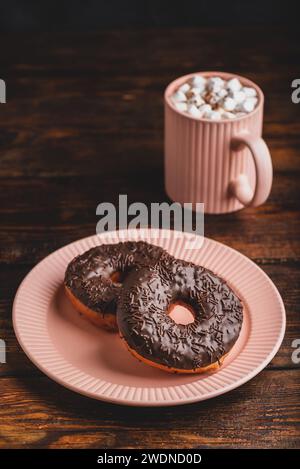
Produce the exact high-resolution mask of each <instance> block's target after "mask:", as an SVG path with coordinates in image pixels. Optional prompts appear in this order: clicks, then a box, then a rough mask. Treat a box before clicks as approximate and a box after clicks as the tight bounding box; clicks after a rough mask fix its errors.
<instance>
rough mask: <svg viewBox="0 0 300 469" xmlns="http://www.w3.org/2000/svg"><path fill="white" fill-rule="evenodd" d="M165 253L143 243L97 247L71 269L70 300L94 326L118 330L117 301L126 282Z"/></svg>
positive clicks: (67, 284)
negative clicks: (128, 275)
mask: <svg viewBox="0 0 300 469" xmlns="http://www.w3.org/2000/svg"><path fill="white" fill-rule="evenodd" d="M163 252H164V251H163V249H162V248H160V247H158V246H153V245H151V244H148V243H146V242H143V241H138V242H133V241H128V242H124V243H117V244H103V245H101V246H97V247H94V248H92V249H90V250H88V251H86V252H85V253H84V254H81V255H80V256H77V257H75V259H73V260H72V261H71V262H70V264H69V265H68V267H67V270H66V274H65V288H66V293H67V296H68V297H69V298H70V300H71V302H72V303H73V305H74V306H75V308H76V309H77V310H78V311H79V312H80V313H82V314H84V315H85V316H86V317H87V318H88V319H89V320H90V321H91V322H93V323H94V324H96V325H98V326H102V327H104V328H106V329H109V330H117V323H116V308H117V300H118V298H119V294H120V292H121V290H122V283H123V281H124V278H125V277H126V275H127V274H128V273H129V272H130V270H131V269H133V268H139V267H142V266H147V265H150V264H151V263H154V262H156V261H157V260H158V259H159V258H160V256H161V255H162V253H163Z"/></svg>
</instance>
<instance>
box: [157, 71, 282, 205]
mask: <svg viewBox="0 0 300 469" xmlns="http://www.w3.org/2000/svg"><path fill="white" fill-rule="evenodd" d="M197 74H201V75H203V76H205V77H210V76H220V77H221V78H223V79H225V80H228V79H230V78H233V77H237V78H238V79H239V80H240V82H241V83H242V84H243V85H244V86H250V87H253V88H255V89H256V92H257V97H258V103H257V106H256V108H255V109H254V110H253V111H252V112H251V113H249V114H246V115H244V116H241V117H236V118H234V119H224V120H220V121H213V120H209V119H204V118H200V119H196V118H194V117H192V116H189V115H187V114H185V113H183V112H180V111H178V110H177V109H176V108H175V106H174V105H173V103H172V101H171V100H170V96H171V95H172V94H173V92H174V91H175V90H176V89H177V88H178V87H179V86H180V85H181V84H183V83H185V82H186V81H187V80H188V79H189V78H191V77H192V76H194V75H197ZM164 99H165V188H166V192H167V194H168V195H169V197H170V198H171V199H172V200H174V201H176V202H180V203H182V204H183V203H184V202H189V203H192V204H193V206H194V207H195V204H196V203H197V202H199V203H201V202H202V203H204V211H205V213H229V212H234V211H236V210H239V209H241V208H243V207H245V206H254V207H256V206H258V205H261V204H262V203H264V202H265V201H266V199H267V198H268V195H269V193H270V190H271V186H272V177H273V169H272V160H271V156H270V152H269V149H268V147H267V145H266V143H265V141H264V140H263V139H262V137H261V136H262V125H263V106H264V95H263V92H262V91H261V89H260V88H259V87H258V86H257V85H256V84H255V83H253V82H252V81H250V80H248V79H247V78H244V77H241V76H238V75H235V74H232V73H224V72H222V73H221V72H198V73H192V74H189V75H185V76H183V77H180V78H178V79H177V80H175V81H173V82H172V83H170V85H169V86H168V87H167V88H166V91H165V96H164Z"/></svg>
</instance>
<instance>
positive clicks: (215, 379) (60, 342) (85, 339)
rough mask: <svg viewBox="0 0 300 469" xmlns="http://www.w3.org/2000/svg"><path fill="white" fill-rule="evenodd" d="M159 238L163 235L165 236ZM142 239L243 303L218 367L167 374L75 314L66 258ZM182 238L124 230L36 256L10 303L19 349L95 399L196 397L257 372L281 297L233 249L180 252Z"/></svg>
mask: <svg viewBox="0 0 300 469" xmlns="http://www.w3.org/2000/svg"><path fill="white" fill-rule="evenodd" d="M166 235H168V236H167V237H166ZM138 239H143V240H146V241H148V242H152V243H153V244H157V245H161V246H163V247H164V248H166V249H167V250H168V251H169V252H170V253H171V254H174V255H175V256H177V257H181V258H184V259H186V260H191V261H193V262H195V263H197V264H201V265H204V266H205V267H208V268H210V269H211V270H213V271H214V272H216V273H217V274H219V275H221V276H223V277H224V278H225V279H226V280H227V281H228V283H229V284H230V285H231V286H232V287H233V288H234V289H235V291H236V292H237V294H238V295H239V296H240V298H241V299H242V300H243V303H244V305H245V319H244V323H243V327H242V332H241V335H240V337H239V339H238V341H237V343H236V344H235V346H234V347H233V349H232V350H231V352H230V353H229V355H228V356H227V357H226V359H225V361H224V363H223V365H222V367H221V368H219V369H218V370H217V371H214V372H210V373H206V374H202V375H173V374H169V373H165V372H163V371H161V370H158V369H155V368H152V367H149V366H147V365H145V364H143V363H140V362H139V361H137V360H136V359H135V358H133V357H132V356H131V355H130V354H129V353H128V351H127V350H126V349H125V347H124V345H123V344H122V342H121V340H120V339H119V337H118V335H117V334H110V333H107V332H105V331H102V330H100V329H97V328H96V327H94V326H93V325H91V324H89V323H88V322H87V321H86V320H85V319H83V318H81V317H80V316H79V315H78V314H77V313H76V311H75V310H74V309H73V307H72V306H71V305H70V303H69V301H68V300H67V298H66V297H65V294H64V291H63V288H62V283H63V278H64V272H65V268H66V266H67V264H68V262H69V261H70V260H71V259H72V258H73V257H74V256H76V255H77V254H81V253H82V252H84V251H86V250H87V249H89V248H91V247H93V246H95V245H97V244H101V243H114V242H118V241H119V240H121V241H125V240H138ZM185 239H186V238H185V235H183V234H182V233H181V234H178V232H177V234H176V236H175V235H174V232H171V231H170V232H167V231H165V230H164V231H163V230H155V231H153V230H152V231H150V230H146V229H143V230H128V231H127V230H126V231H117V232H111V233H104V234H102V235H100V236H91V237H89V238H85V239H82V240H79V241H76V242H74V243H72V244H69V245H68V246H65V247H64V248H62V249H59V250H58V251H56V252H54V253H53V254H51V255H49V256H48V257H46V258H45V259H44V260H43V261H41V262H40V263H39V264H38V265H37V266H36V267H35V268H34V269H33V270H32V271H31V272H30V273H29V274H28V275H27V277H26V278H25V279H24V281H23V282H22V284H21V286H20V287H19V290H18V292H17V295H16V298H15V301H14V305H13V323H14V329H15V333H16V335H17V338H18V340H19V342H20V344H21V347H22V348H23V350H24V351H25V353H26V354H27V355H28V357H29V358H30V359H31V360H32V362H33V363H34V364H35V365H36V366H37V367H38V368H40V369H41V370H42V371H43V372H44V373H45V374H47V375H48V376H49V377H50V378H52V379H54V380H55V381H57V382H58V383H60V384H62V385H63V386H65V387H67V388H69V389H72V390H73V391H76V392H78V393H81V394H84V395H86V396H89V397H93V398H95V399H100V400H104V401H109V402H115V403H119V404H127V405H135V406H163V405H178V404H185V403H189V402H196V401H202V400H204V399H209V398H211V397H215V396H218V395H219V394H223V393H225V392H227V391H230V390H231V389H234V388H236V387H238V386H240V385H241V384H243V383H245V382H246V381H248V380H249V379H251V378H253V377H254V376H255V375H256V374H257V373H259V372H260V371H261V370H262V369H263V368H264V367H265V366H266V365H267V364H268V363H269V362H270V361H271V360H272V358H273V357H274V355H275V354H276V352H277V350H278V348H279V346H280V344H281V342H282V339H283V336H284V331H285V311H284V305H283V302H282V299H281V297H280V295H279V293H278V291H277V289H276V287H275V286H274V284H273V283H272V282H271V280H270V279H269V278H268V277H267V275H266V274H265V273H264V272H263V271H262V270H261V269H260V268H259V267H257V265H255V264H254V263H253V262H252V261H250V260H249V259H248V258H247V257H245V256H243V255H242V254H240V253H238V252H237V251H235V250H233V249H231V248H229V247H227V246H225V245H223V244H220V243H218V242H216V241H213V240H211V239H207V238H205V239H204V242H203V245H202V247H201V248H200V249H197V250H188V249H185V246H186V244H185Z"/></svg>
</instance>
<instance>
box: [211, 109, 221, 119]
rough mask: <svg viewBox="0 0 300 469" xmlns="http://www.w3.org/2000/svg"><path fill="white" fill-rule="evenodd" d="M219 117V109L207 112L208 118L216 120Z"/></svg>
mask: <svg viewBox="0 0 300 469" xmlns="http://www.w3.org/2000/svg"><path fill="white" fill-rule="evenodd" d="M221 117H222V114H221V113H220V111H211V112H210V113H209V119H211V120H213V121H218V120H220V119H221Z"/></svg>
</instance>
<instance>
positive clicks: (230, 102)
mask: <svg viewBox="0 0 300 469" xmlns="http://www.w3.org/2000/svg"><path fill="white" fill-rule="evenodd" d="M235 107H236V101H235V100H234V99H233V98H230V97H229V96H228V97H227V98H225V99H224V102H223V108H224V109H225V111H233V110H234V109H235Z"/></svg>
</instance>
